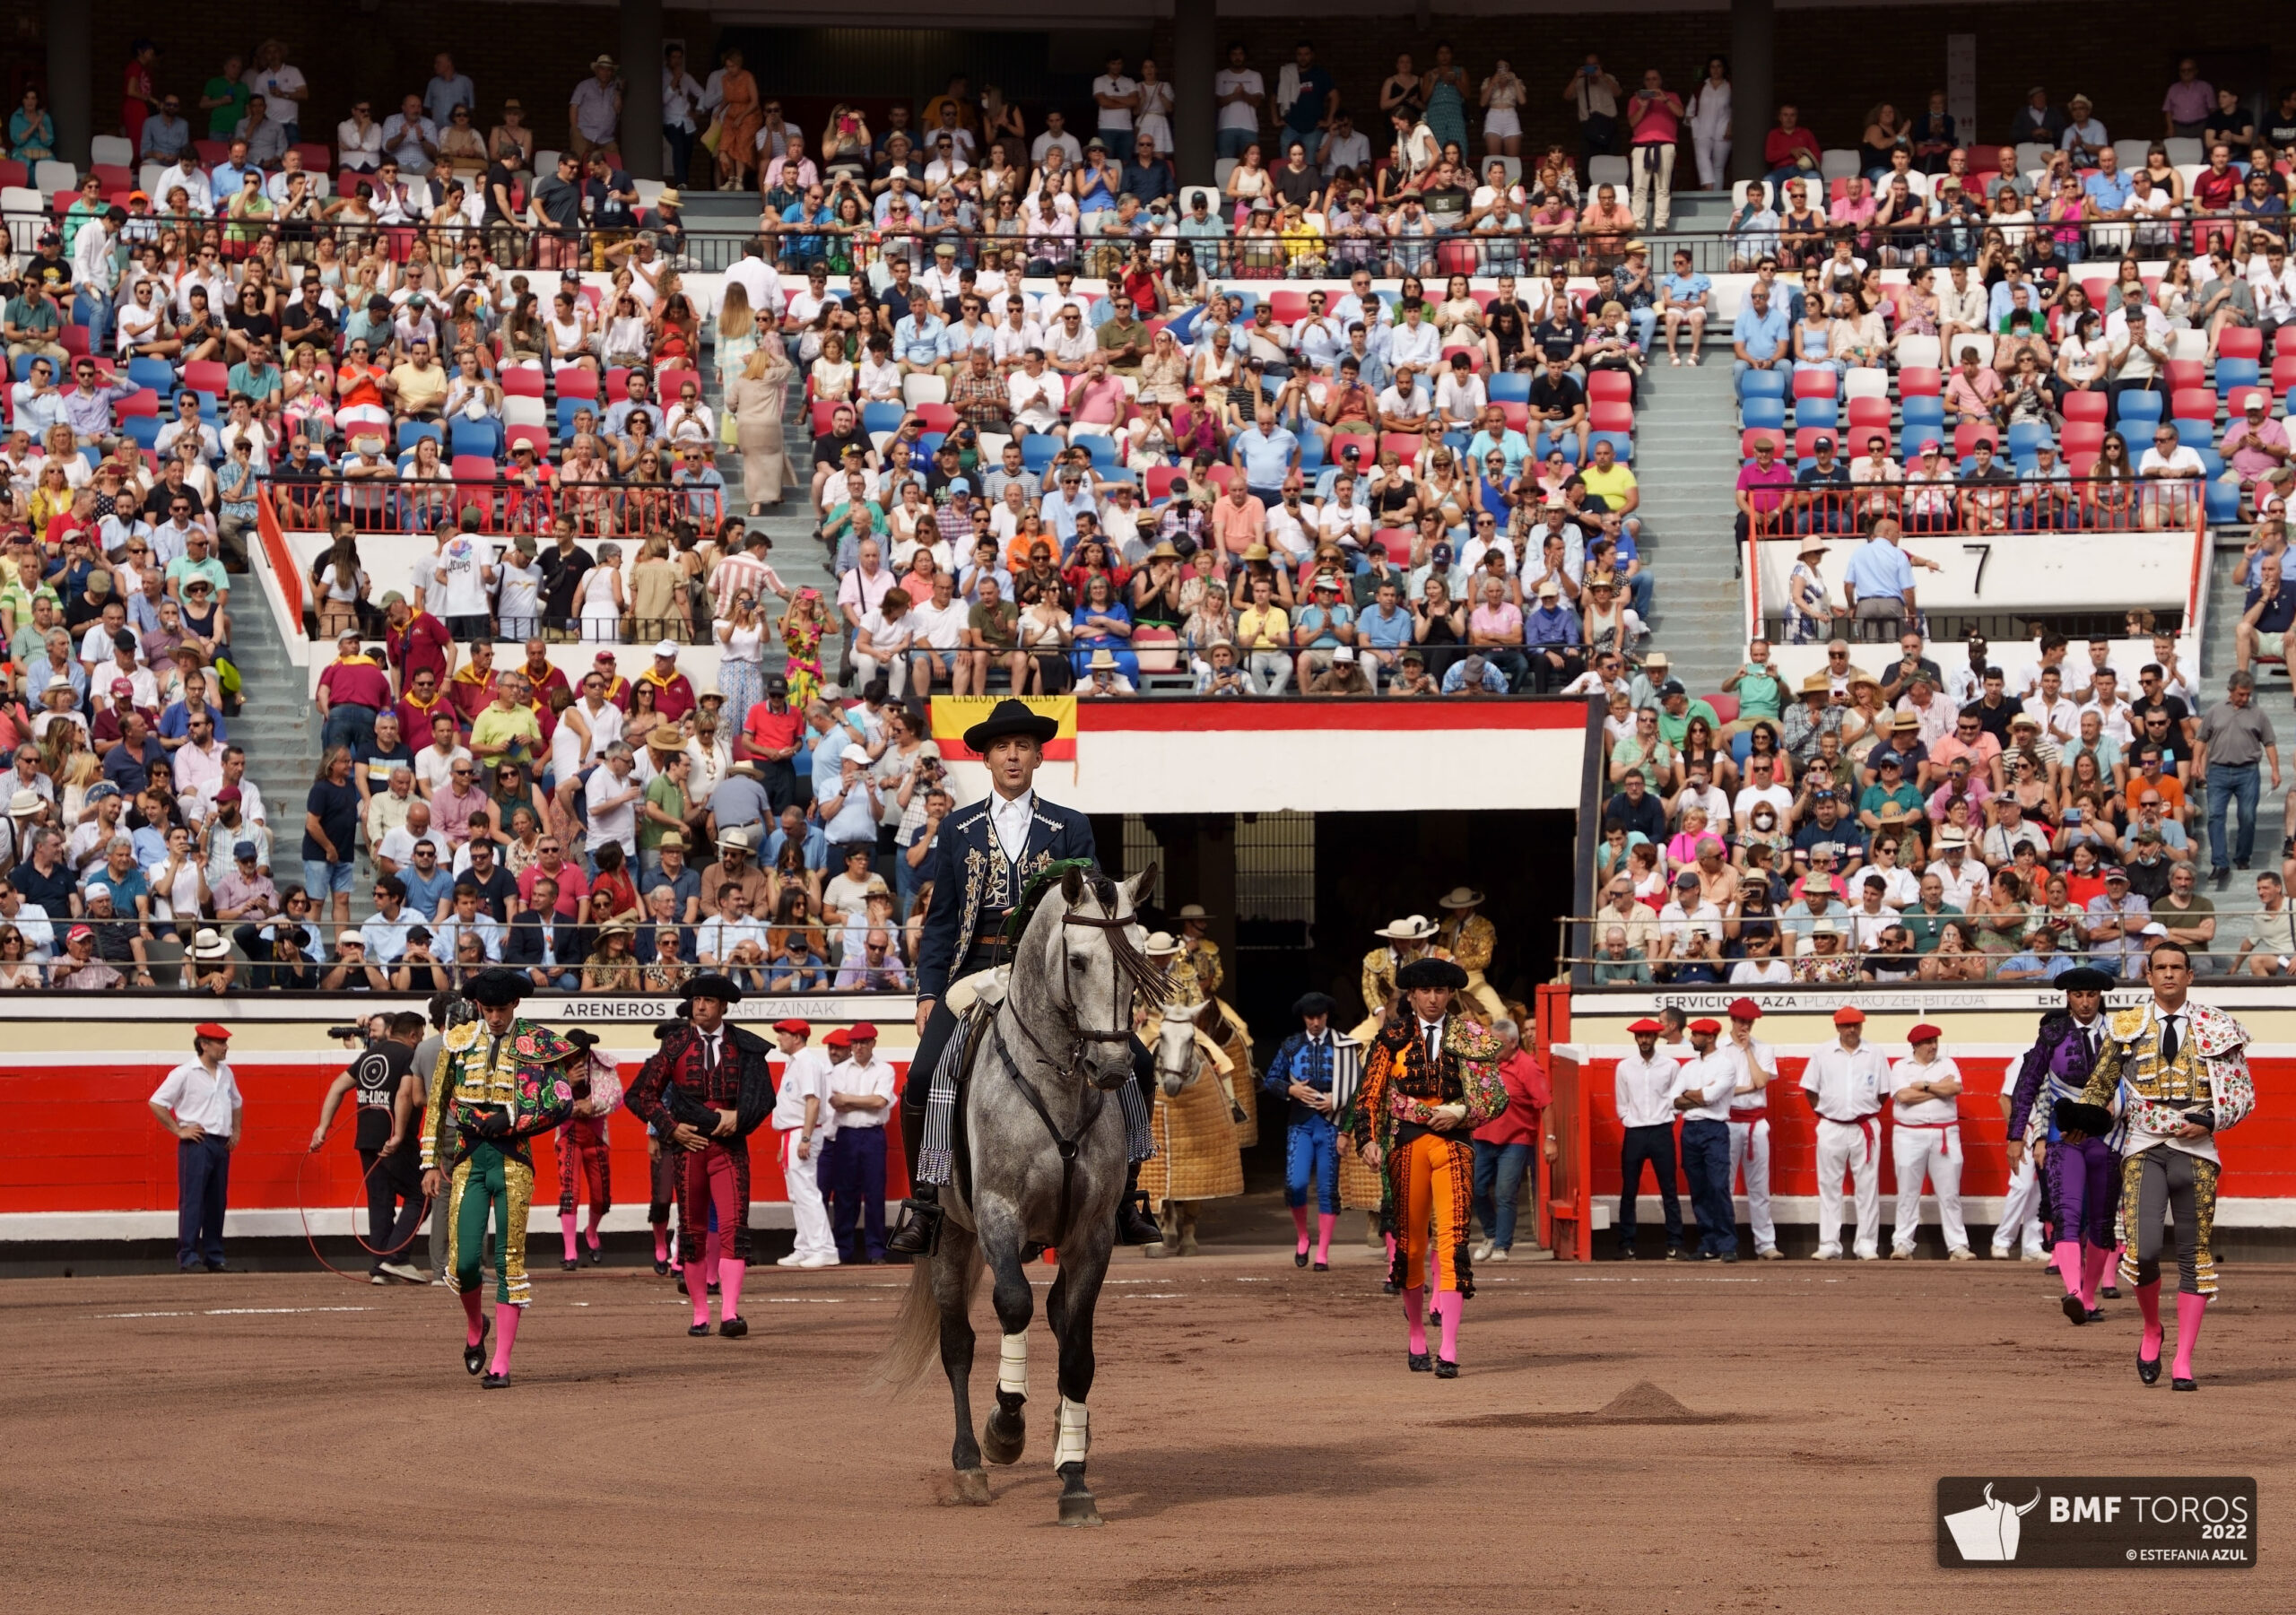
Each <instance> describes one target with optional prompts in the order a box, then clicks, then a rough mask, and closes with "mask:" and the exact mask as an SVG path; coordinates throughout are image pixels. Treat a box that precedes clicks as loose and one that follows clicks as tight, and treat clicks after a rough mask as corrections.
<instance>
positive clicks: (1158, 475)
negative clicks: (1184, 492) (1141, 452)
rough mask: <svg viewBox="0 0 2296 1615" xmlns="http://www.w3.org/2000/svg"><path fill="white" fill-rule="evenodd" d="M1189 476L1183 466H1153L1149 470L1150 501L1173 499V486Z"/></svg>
mask: <svg viewBox="0 0 2296 1615" xmlns="http://www.w3.org/2000/svg"><path fill="white" fill-rule="evenodd" d="M1186 475H1187V469H1186V468H1185V467H1183V466H1178V465H1151V466H1150V467H1149V468H1148V497H1149V499H1152V500H1153V499H1170V498H1171V497H1172V484H1173V483H1174V482H1178V481H1179V480H1180V479H1181V478H1182V477H1184V476H1186Z"/></svg>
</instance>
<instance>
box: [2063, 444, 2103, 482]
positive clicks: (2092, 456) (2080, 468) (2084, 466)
mask: <svg viewBox="0 0 2296 1615" xmlns="http://www.w3.org/2000/svg"><path fill="white" fill-rule="evenodd" d="M2096 464H2097V451H2096V450H2094V449H2083V450H2082V451H2081V452H2080V453H2079V454H2074V452H2072V451H2071V450H2070V449H2067V450H2066V455H2065V469H2066V473H2069V474H2070V475H2073V476H2075V477H2085V476H2087V475H2088V474H2089V473H2090V471H2091V469H2092V467H2094V466H2095V465H2096Z"/></svg>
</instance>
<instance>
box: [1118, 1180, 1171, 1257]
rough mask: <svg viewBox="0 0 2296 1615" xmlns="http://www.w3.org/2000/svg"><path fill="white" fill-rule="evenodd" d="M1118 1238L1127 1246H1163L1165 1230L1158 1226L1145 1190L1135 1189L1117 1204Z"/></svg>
mask: <svg viewBox="0 0 2296 1615" xmlns="http://www.w3.org/2000/svg"><path fill="white" fill-rule="evenodd" d="M1116 1224H1117V1236H1118V1238H1119V1239H1121V1240H1122V1241H1123V1242H1124V1243H1125V1244H1126V1245H1161V1244H1162V1243H1163V1242H1164V1230H1163V1229H1161V1228H1159V1227H1157V1226H1156V1220H1155V1218H1154V1217H1153V1216H1152V1215H1151V1213H1150V1208H1149V1204H1148V1192H1147V1191H1146V1190H1145V1189H1133V1190H1131V1191H1129V1192H1128V1193H1126V1195H1125V1197H1124V1198H1123V1199H1122V1200H1119V1201H1118V1202H1117V1208H1116Z"/></svg>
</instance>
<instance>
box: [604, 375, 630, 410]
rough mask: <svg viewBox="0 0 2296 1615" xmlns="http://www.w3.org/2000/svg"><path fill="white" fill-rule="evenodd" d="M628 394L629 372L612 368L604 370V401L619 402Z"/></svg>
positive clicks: (609, 402)
mask: <svg viewBox="0 0 2296 1615" xmlns="http://www.w3.org/2000/svg"><path fill="white" fill-rule="evenodd" d="M629 396H630V372H629V371H628V370H626V369H619V368H617V369H611V370H608V371H607V372H606V402H607V403H608V404H620V403H621V402H622V400H623V399H625V398H627V397H629Z"/></svg>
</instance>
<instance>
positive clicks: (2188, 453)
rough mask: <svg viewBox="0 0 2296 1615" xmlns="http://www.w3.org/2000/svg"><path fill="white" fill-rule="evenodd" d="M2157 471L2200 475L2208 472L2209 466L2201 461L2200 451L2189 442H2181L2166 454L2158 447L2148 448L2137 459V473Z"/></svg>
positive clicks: (2182, 474)
mask: <svg viewBox="0 0 2296 1615" xmlns="http://www.w3.org/2000/svg"><path fill="white" fill-rule="evenodd" d="M2156 471H2157V472H2160V473H2163V474H2164V475H2167V476H2170V477H2199V476H2205V475H2206V474H2207V473H2208V468H2207V466H2206V465H2203V464H2202V462H2201V458H2200V451H2199V450H2198V449H2196V448H2195V447H2192V446H2191V445H2190V444H2188V443H2179V444H2178V445H2177V446H2176V447H2174V448H2172V449H2170V451H2169V452H2168V453H2167V454H2165V455H2164V454H2162V453H2161V451H2160V450H2159V449H2158V448H2148V449H2146V450H2145V451H2144V454H2143V455H2142V456H2139V457H2138V459H2137V462H2136V474H2137V475H2138V476H2140V477H2142V476H2147V475H2150V474H2151V473H2153V472H2156Z"/></svg>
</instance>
